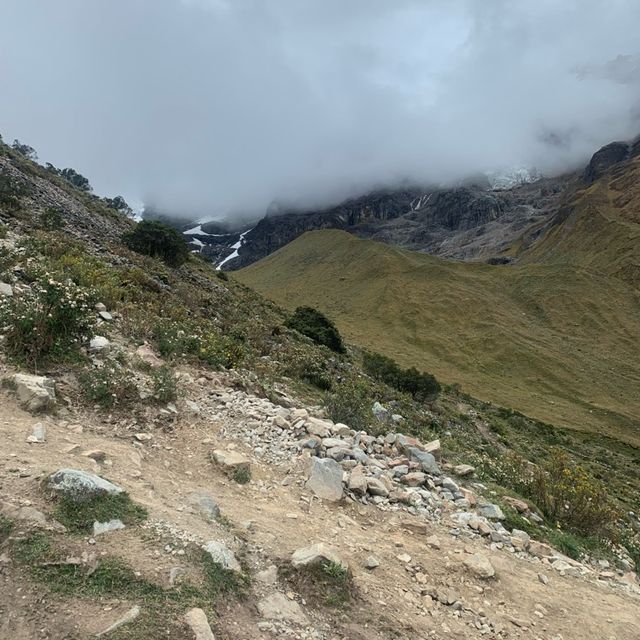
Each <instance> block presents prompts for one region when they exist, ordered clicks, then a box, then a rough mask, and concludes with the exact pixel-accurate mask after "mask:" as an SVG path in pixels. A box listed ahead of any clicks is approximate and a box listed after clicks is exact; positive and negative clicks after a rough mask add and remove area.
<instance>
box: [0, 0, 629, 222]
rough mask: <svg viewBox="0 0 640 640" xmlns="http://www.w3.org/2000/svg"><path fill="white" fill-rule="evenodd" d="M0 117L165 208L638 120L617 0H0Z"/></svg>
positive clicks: (400, 176)
mask: <svg viewBox="0 0 640 640" xmlns="http://www.w3.org/2000/svg"><path fill="white" fill-rule="evenodd" d="M2 4H3V8H2V20H1V21H0V77H1V79H2V91H3V99H2V100H1V101H0V132H1V133H2V134H3V135H4V136H5V138H6V139H7V138H10V139H13V137H17V138H20V139H21V140H23V141H24V142H27V143H29V144H31V145H33V146H34V147H36V149H37V150H38V152H39V154H40V158H41V159H42V160H46V161H50V162H52V163H53V164H55V165H57V166H72V167H74V168H76V169H77V170H79V171H80V172H81V173H83V174H85V175H87V176H88V177H89V178H90V179H91V181H92V183H93V184H94V186H95V188H96V191H98V192H100V193H107V194H115V193H122V194H123V195H124V196H125V197H126V198H128V199H130V200H133V201H143V202H147V203H153V205H154V206H156V207H158V208H160V209H163V210H165V211H172V212H177V213H180V212H183V213H184V214H185V215H187V214H188V215H194V214H196V215H203V216H224V215H236V214H237V215H240V214H247V213H249V214H252V213H255V214H258V213H261V212H263V211H264V210H265V209H266V207H267V206H268V205H269V203H271V202H272V201H274V200H278V201H284V202H289V203H294V204H296V205H298V206H305V205H306V206H313V205H318V204H326V203H330V202H333V201H336V200H338V199H340V198H342V197H345V196H348V195H353V194H356V193H359V192H362V191H366V190H367V189H370V188H374V187H379V186H390V185H394V184H397V183H399V182H402V181H411V182H417V183H433V182H447V181H454V180H457V179H460V178H464V177H465V176H467V175H470V174H474V173H477V172H480V171H494V170H498V169H501V168H510V167H514V166H535V167H536V168H538V170H540V171H542V172H545V173H554V172H560V171H563V170H566V169H571V168H574V167H576V166H578V165H579V164H581V163H584V162H585V159H586V158H587V157H588V156H589V154H590V153H592V152H593V150H594V149H595V148H597V147H598V146H600V145H602V144H605V143H607V142H609V141H611V140H613V139H621V138H628V137H631V136H633V135H635V134H637V133H639V132H640V109H639V107H640V72H639V68H640V67H639V53H640V45H639V44H638V36H637V31H638V25H640V3H638V2H637V1H636V0H614V1H607V2H605V1H604V0H603V1H596V0H565V1H564V2H562V3H560V2H557V1H556V0H536V1H533V0H532V1H524V0H523V1H513V0H485V1H483V2H477V1H475V0H466V1H465V0H459V1H458V2H442V1H435V0H434V1H429V0H394V1H393V2H389V1H388V0H349V1H348V2H346V1H345V0H322V1H312V0H153V1H152V0H108V1H107V0H57V1H56V2H50V0H3V3H2Z"/></svg>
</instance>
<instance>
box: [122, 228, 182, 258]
mask: <svg viewBox="0 0 640 640" xmlns="http://www.w3.org/2000/svg"><path fill="white" fill-rule="evenodd" d="M122 241H123V242H124V244H125V245H126V246H127V247H129V249H132V250H133V251H135V252H136V253H141V254H143V255H145V256H151V257H152V258H160V260H163V261H164V262H165V263H166V264H168V265H169V266H170V267H179V266H180V265H182V264H184V263H185V262H186V261H187V260H188V258H189V247H188V246H187V243H186V242H185V240H184V238H183V236H182V234H181V233H180V232H179V231H177V230H176V229H174V228H173V227H170V226H169V225H167V224H164V223H163V222H158V221H157V220H143V221H142V222H140V223H138V224H137V225H136V227H135V229H134V230H133V231H131V232H129V233H127V234H125V236H124V237H123V238H122Z"/></svg>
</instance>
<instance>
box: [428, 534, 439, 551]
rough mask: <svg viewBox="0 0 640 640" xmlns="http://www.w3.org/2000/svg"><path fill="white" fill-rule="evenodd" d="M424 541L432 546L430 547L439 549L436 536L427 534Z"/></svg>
mask: <svg viewBox="0 0 640 640" xmlns="http://www.w3.org/2000/svg"><path fill="white" fill-rule="evenodd" d="M425 542H426V543H427V544H428V545H429V546H430V547H431V548H432V549H440V540H439V539H438V536H436V535H433V536H429V537H428V538H427V539H426V540H425Z"/></svg>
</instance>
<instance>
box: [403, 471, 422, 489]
mask: <svg viewBox="0 0 640 640" xmlns="http://www.w3.org/2000/svg"><path fill="white" fill-rule="evenodd" d="M426 479H427V475H426V474H425V473H422V471H412V472H411V473H407V474H406V475H404V476H403V477H402V478H401V479H400V482H402V484H406V485H407V486H408V487H419V486H421V485H423V484H424V483H425V481H426Z"/></svg>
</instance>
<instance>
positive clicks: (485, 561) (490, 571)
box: [464, 553, 496, 580]
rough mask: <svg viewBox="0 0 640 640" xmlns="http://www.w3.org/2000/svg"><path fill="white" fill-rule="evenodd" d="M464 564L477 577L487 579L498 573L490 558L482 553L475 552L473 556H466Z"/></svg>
mask: <svg viewBox="0 0 640 640" xmlns="http://www.w3.org/2000/svg"><path fill="white" fill-rule="evenodd" d="M464 566H465V567H466V568H467V569H468V570H469V571H470V572H471V573H473V574H474V575H475V576H476V577H478V578H482V579H483V580H486V579H487V578H493V576H495V575H496V570H495V569H494V568H493V565H492V564H491V562H490V561H489V558H487V557H486V556H484V555H482V554H481V553H474V554H473V555H472V556H469V557H468V558H465V560H464Z"/></svg>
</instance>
